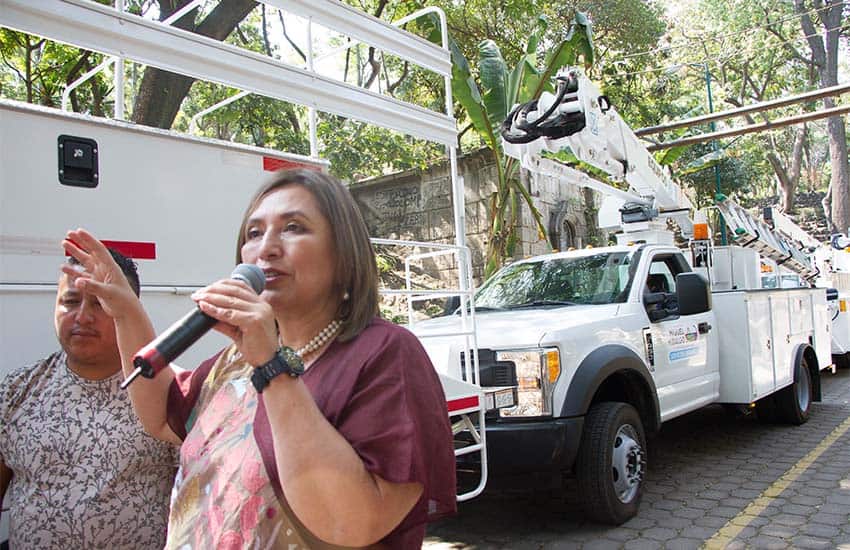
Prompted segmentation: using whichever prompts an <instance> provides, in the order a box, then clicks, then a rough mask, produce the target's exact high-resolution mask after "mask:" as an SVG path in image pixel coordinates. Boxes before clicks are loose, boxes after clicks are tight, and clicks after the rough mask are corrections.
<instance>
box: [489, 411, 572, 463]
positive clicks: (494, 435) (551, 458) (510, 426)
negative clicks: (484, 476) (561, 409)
mask: <svg viewBox="0 0 850 550" xmlns="http://www.w3.org/2000/svg"><path fill="white" fill-rule="evenodd" d="M583 427H584V417H575V418H556V419H552V420H544V421H538V422H501V423H497V422H493V423H492V424H487V465H488V470H489V471H490V472H492V473H493V474H519V473H527V472H543V471H564V470H571V469H572V467H573V463H574V462H575V459H576V454H577V453H578V447H579V443H580V442H581V431H582V428H583Z"/></svg>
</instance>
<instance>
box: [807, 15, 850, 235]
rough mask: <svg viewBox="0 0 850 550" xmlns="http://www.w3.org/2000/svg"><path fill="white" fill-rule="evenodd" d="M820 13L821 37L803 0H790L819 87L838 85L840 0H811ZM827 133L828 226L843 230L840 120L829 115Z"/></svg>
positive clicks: (847, 187) (849, 206) (847, 196)
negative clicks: (812, 62) (829, 173)
mask: <svg viewBox="0 0 850 550" xmlns="http://www.w3.org/2000/svg"><path fill="white" fill-rule="evenodd" d="M812 4H813V6H814V7H815V9H816V10H818V14H819V16H820V21H821V24H822V25H823V27H824V33H823V35H822V36H821V35H820V34H818V33H817V32H816V31H815V26H814V23H813V22H812V19H811V16H810V13H811V11H810V10H809V9H808V8H807V7H806V6H805V5H804V1H803V0H794V9H795V11H796V12H797V14H798V15H799V16H800V24H801V26H802V29H803V33H804V35H805V36H806V39H807V40H808V42H809V48H810V49H811V50H812V59H814V61H815V65H817V67H818V71H819V73H820V83H821V86H822V87H824V88H825V87H827V86H835V85H836V84H838V50H839V41H838V38H839V31H840V27H841V22H842V19H843V15H844V13H843V11H844V2H843V1H841V0H827V1H826V2H824V1H823V0H814V1H813V2H812ZM823 103H824V107H825V108H827V109H830V108H832V107H835V101H834V100H833V98H831V97H827V98H824V101H823ZM827 133H828V134H829V160H830V165H831V168H832V171H831V177H830V181H829V188H830V189H831V196H830V197H828V198H829V201H830V202H831V203H832V205H831V211H830V214H831V215H830V220H829V221H830V225H831V227H833V228H835V229H837V230H839V231H847V230H848V227H850V166H848V162H847V141H846V134H845V130H844V119H843V118H842V117H832V118H830V119H829V120H828V122H827Z"/></svg>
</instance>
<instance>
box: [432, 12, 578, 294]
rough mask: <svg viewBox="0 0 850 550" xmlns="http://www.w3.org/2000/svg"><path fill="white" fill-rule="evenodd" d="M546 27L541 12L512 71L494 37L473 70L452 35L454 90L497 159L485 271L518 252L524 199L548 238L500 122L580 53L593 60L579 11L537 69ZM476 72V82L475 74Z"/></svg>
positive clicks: (542, 235) (547, 86)
mask: <svg viewBox="0 0 850 550" xmlns="http://www.w3.org/2000/svg"><path fill="white" fill-rule="evenodd" d="M547 29H548V21H547V20H546V18H544V17H540V18H539V19H538V21H537V25H536V26H535V29H534V31H533V32H532V33H531V35H530V36H529V39H528V42H527V43H526V45H525V49H524V53H523V56H522V58H520V60H519V62H518V63H517V65H516V66H515V67H514V68H513V69H511V70H509V69H508V66H507V64H506V63H505V60H504V58H503V57H502V52H501V51H500V50H499V47H498V46H497V45H496V43H495V42H493V41H492V40H484V41H482V42H481V43H480V44H479V45H478V67H477V71H475V73H473V71H472V69H471V68H470V65H469V62H468V61H467V60H466V58H465V57H464V56H463V54H462V53H461V51H460V48H458V46H457V44H456V43H455V42H454V40H452V39H451V38H450V39H449V47H450V49H451V54H452V93H453V94H454V98H455V100H456V101H458V102H459V103H460V104H461V106H462V107H463V108H464V109H465V110H466V113H467V116H468V117H469V120H470V122H471V123H472V127H473V129H474V130H475V132H476V133H477V134H478V135H479V136H480V137H481V139H482V140H483V141H484V143H485V144H486V146H487V147H488V148H489V149H490V150H491V151H492V152H493V155H494V157H495V158H496V172H497V179H498V181H497V182H496V191H495V192H494V193H493V194H492V195H491V197H490V219H489V235H488V237H489V238H488V242H487V254H486V258H485V267H484V275H485V277H486V276H489V275H491V274H492V273H494V272H495V271H496V270H497V269H498V268H499V267H501V265H502V263H503V262H504V260H505V259H508V258H512V257H513V256H514V253H515V250H516V245H517V243H518V240H519V227H520V212H521V208H522V204H523V203H525V204H526V205H528V208H529V210H530V211H531V214H532V216H533V217H534V221H535V224H536V225H537V233H538V238H539V239H545V238H546V227H545V225H544V223H543V219H542V216H541V215H540V211H539V210H538V209H537V207H535V205H534V202H533V200H532V198H531V195H530V194H529V193H528V190H527V189H526V188H525V187H524V186H523V185H522V183H521V182H520V179H519V177H518V164H517V162H516V160H515V159H513V158H510V157H507V156H506V155H505V154H504V151H503V149H502V136H501V134H500V133H499V128H500V127H501V124H502V121H504V120H505V118H507V116H508V114H509V113H510V111H511V109H512V108H513V106H514V105H516V104H519V103H525V102H527V101H531V100H534V99H537V98H539V97H540V94H542V93H543V92H544V91H550V92H551V91H553V89H554V86H553V84H552V77H553V76H555V74H556V73H557V72H558V70H559V69H561V68H562V67H564V66H569V65H576V64H577V63H578V61H579V59H580V58H582V59H583V61H584V65H585V67H589V66H590V65H591V64H592V63H593V40H592V32H591V25H590V22H589V21H588V19H587V17H586V16H585V15H584V14H582V13H576V16H575V19H574V20H573V21H572V23H571V24H570V30H569V33H568V34H567V37H566V38H564V39H563V40H561V41H559V42H557V43H555V44H553V45H552V46H551V47H547V49H548V51H547V52H546V54H545V55H544V56H542V57H543V65H542V67H541V68H538V65H537V63H538V58H539V57H541V55H540V53H541V52H539V51H538V50H539V49H540V48H541V44H542V41H543V40H544V36H545V34H546V31H547ZM476 73H477V75H478V80H477V81H476V78H475V76H474V75H475V74H476Z"/></svg>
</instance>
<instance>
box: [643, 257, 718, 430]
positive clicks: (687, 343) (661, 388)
mask: <svg viewBox="0 0 850 550" xmlns="http://www.w3.org/2000/svg"><path fill="white" fill-rule="evenodd" d="M686 271H690V269H689V268H688V266H687V263H686V262H685V259H684V258H683V257H682V255H681V254H671V253H657V254H655V255H654V256H652V258H651V260H650V264H649V270H648V272H647V275H646V280H645V281H644V288H643V292H644V306H645V309H646V316H647V326H648V328H646V329H645V330H644V341H645V344H646V346H647V351H648V352H650V350H651V352H650V353H648V354H647V355H648V356H649V358H650V368H652V369H654V370H653V373H654V376H655V381H656V387H657V388H658V401H659V405H660V406H661V416H662V420H665V419H666V418H672V417H674V416H678V415H679V414H682V413H684V412H687V411H688V410H692V409H695V408H697V407H698V406H702V405H704V404H706V403H708V402H710V401H712V400H714V398H715V397H716V394H717V392H718V390H719V388H718V387H717V377H716V376H712V375H711V371H712V370H716V368H717V361H716V358H714V357H713V355H712V354H713V352H712V350H714V349H715V348H716V346H713V345H710V340H709V339H710V338H713V337H714V336H713V333H712V332H711V323H713V322H714V314H713V312H711V311H707V312H704V313H698V314H692V315H680V314H679V311H678V301H677V298H676V275H678V274H679V273H683V272H686Z"/></svg>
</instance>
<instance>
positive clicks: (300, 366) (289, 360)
mask: <svg viewBox="0 0 850 550" xmlns="http://www.w3.org/2000/svg"><path fill="white" fill-rule="evenodd" d="M280 354H281V355H282V356H283V359H284V361H286V364H287V365H289V375H290V376H301V375H302V374H304V361H302V360H301V356H300V355H298V354H297V353H295V350H293V349H292V348H290V347H286V346H283V347H281V348H280Z"/></svg>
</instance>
